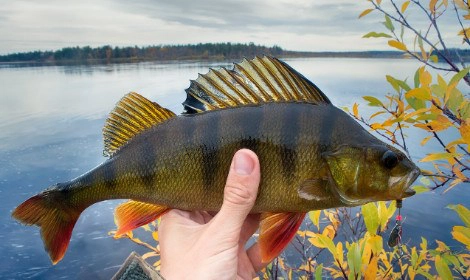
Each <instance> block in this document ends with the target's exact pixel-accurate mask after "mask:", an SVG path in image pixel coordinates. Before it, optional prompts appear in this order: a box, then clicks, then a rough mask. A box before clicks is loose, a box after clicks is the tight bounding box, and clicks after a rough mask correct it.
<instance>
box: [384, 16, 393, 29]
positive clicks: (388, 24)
mask: <svg viewBox="0 0 470 280" xmlns="http://www.w3.org/2000/svg"><path fill="white" fill-rule="evenodd" d="M384 25H385V27H386V28H387V29H388V30H390V31H392V32H393V31H394V30H395V27H394V26H393V23H392V20H391V19H390V17H389V16H387V15H385V22H384Z"/></svg>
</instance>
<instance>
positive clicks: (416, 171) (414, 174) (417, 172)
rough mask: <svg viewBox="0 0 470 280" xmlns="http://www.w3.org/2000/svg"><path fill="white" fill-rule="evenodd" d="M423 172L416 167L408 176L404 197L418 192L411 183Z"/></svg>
mask: <svg viewBox="0 0 470 280" xmlns="http://www.w3.org/2000/svg"><path fill="white" fill-rule="evenodd" d="M420 174H421V171H420V170H419V169H418V168H416V169H414V170H413V171H411V173H410V174H409V175H408V176H407V177H406V181H405V184H404V186H405V189H404V190H403V194H402V198H406V197H410V196H413V195H415V194H416V191H415V190H413V189H412V188H411V184H413V182H414V181H415V180H416V179H417V178H418V176H419V175H420Z"/></svg>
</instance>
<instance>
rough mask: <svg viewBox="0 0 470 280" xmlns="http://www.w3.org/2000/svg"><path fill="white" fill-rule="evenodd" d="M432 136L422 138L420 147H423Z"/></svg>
mask: <svg viewBox="0 0 470 280" xmlns="http://www.w3.org/2000/svg"><path fill="white" fill-rule="evenodd" d="M432 137H433V136H432V135H429V136H426V137H424V138H423V140H421V143H420V144H421V146H424V145H426V143H427V142H428V141H429V139H431V138H432Z"/></svg>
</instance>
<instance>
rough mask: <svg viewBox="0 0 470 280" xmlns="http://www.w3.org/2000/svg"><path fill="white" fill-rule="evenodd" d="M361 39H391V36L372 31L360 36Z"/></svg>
mask: <svg viewBox="0 0 470 280" xmlns="http://www.w3.org/2000/svg"><path fill="white" fill-rule="evenodd" d="M362 38H392V36H390V35H388V34H386V33H383V32H380V33H377V32H374V31H372V32H369V33H367V34H366V35H364V36H362Z"/></svg>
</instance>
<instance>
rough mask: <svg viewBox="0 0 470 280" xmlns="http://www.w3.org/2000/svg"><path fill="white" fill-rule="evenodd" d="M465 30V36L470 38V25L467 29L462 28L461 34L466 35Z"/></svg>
mask: <svg viewBox="0 0 470 280" xmlns="http://www.w3.org/2000/svg"><path fill="white" fill-rule="evenodd" d="M464 31H465V36H466V37H467V38H469V37H470V27H469V28H465V29H463V30H460V32H459V35H461V36H464Z"/></svg>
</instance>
